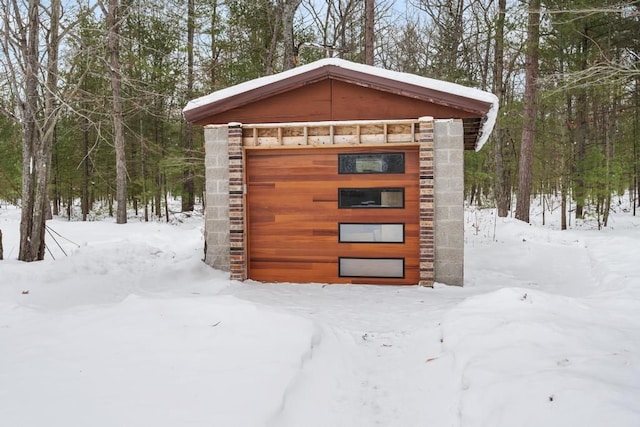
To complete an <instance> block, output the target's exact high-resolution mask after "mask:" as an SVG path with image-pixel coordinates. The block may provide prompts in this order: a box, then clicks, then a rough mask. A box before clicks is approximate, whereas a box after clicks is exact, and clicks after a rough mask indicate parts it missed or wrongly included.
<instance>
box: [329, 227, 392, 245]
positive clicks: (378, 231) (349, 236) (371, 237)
mask: <svg viewBox="0 0 640 427" xmlns="http://www.w3.org/2000/svg"><path fill="white" fill-rule="evenodd" d="M339 234H340V242H345V243H359V242H369V243H376V242H379V243H403V242H404V224H340V233H339Z"/></svg>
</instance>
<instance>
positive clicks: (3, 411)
mask: <svg viewBox="0 0 640 427" xmlns="http://www.w3.org/2000/svg"><path fill="white" fill-rule="evenodd" d="M466 215H467V224H466V228H467V229H466V231H465V242H466V268H465V277H466V285H465V287H464V288H455V287H448V286H444V285H436V286H435V288H433V289H430V288H419V287H384V286H343V285H311V284H259V283H255V282H245V283H235V282H232V283H230V282H229V280H228V275H227V274H225V273H223V272H220V271H216V270H213V269H211V268H209V267H207V266H205V265H204V264H203V263H202V262H201V261H200V259H201V257H202V253H203V251H202V246H203V239H202V218H200V217H199V216H198V215H194V216H192V217H190V218H181V219H180V220H176V221H174V223H173V224H163V223H144V222H140V221H138V220H137V219H131V220H130V222H129V223H128V224H126V225H116V224H115V223H114V221H113V220H111V219H105V220H102V221H94V222H86V223H82V222H67V221H66V220H64V219H55V220H53V221H50V222H49V225H50V227H51V229H52V230H53V231H54V232H55V233H58V234H55V233H53V234H52V235H51V236H48V237H47V242H48V247H49V248H50V250H51V252H52V254H53V256H54V257H55V260H54V259H52V257H51V256H47V259H46V260H45V261H43V262H37V263H30V264H26V263H21V262H18V261H16V260H15V258H16V257H17V244H18V223H19V211H18V210H17V209H16V208H14V207H12V206H6V205H5V204H2V205H0V230H2V232H3V235H4V238H3V243H4V255H5V260H4V261H0V425H2V426H11V427H23V426H24V427H27V426H28V427H31V426H46V427H54V426H64V427H69V426H92V427H100V426H105V427H106V426H109V427H113V426H136V427H137V426H154V427H162V426H171V427H175V426H208V427H210V426H239V427H240V426H242V427H251V426H284V427H288V426H292V427H293V426H295V427H300V426H350V427H352V426H365V427H368V426H401V427H407V426H436V427H438V426H464V427H467V426H492V427H493V426H509V427H513V426H546V427H548V426H563V427H564V426H607V427H608V426H616V427H620V426H639V425H640V217H633V216H632V215H631V214H630V213H628V212H623V211H622V210H619V212H616V213H614V214H613V216H612V218H611V221H610V227H609V228H607V229H604V230H601V231H598V230H595V229H594V227H592V226H591V224H590V223H589V222H586V223H578V224H577V225H578V227H576V226H575V224H574V228H573V229H571V230H568V231H559V230H558V228H559V227H558V226H557V221H555V218H551V220H550V224H551V225H546V226H541V225H539V224H537V225H531V226H530V225H527V224H523V223H520V222H518V221H515V220H512V219H497V218H496V217H495V214H494V211H492V210H490V209H485V210H471V209H469V210H467V212H466ZM539 218H540V216H539V215H535V214H534V220H536V221H538V220H539ZM547 219H549V218H547ZM52 237H55V238H56V241H57V243H56V241H54V240H53V238H52ZM58 244H59V245H60V246H58ZM63 251H64V253H63ZM65 253H66V255H65Z"/></svg>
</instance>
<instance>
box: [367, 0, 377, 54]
mask: <svg viewBox="0 0 640 427" xmlns="http://www.w3.org/2000/svg"><path fill="white" fill-rule="evenodd" d="M374 17H375V1H374V0H365V1H364V63H365V64H367V65H373V44H374V43H373V42H374V39H375V34H374Z"/></svg>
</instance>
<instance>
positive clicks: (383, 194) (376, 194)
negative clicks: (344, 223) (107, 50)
mask: <svg viewBox="0 0 640 427" xmlns="http://www.w3.org/2000/svg"><path fill="white" fill-rule="evenodd" d="M338 206H339V207H340V208H403V207H404V188H340V189H339V190H338Z"/></svg>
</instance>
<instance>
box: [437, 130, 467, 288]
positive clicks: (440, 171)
mask: <svg viewBox="0 0 640 427" xmlns="http://www.w3.org/2000/svg"><path fill="white" fill-rule="evenodd" d="M434 179H435V183H434V205H435V227H434V228H435V261H434V264H435V265H434V270H435V271H434V273H435V281H436V282H439V283H446V284H447V285H458V286H462V285H463V282H464V143H463V128H462V120H436V121H435V131H434Z"/></svg>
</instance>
